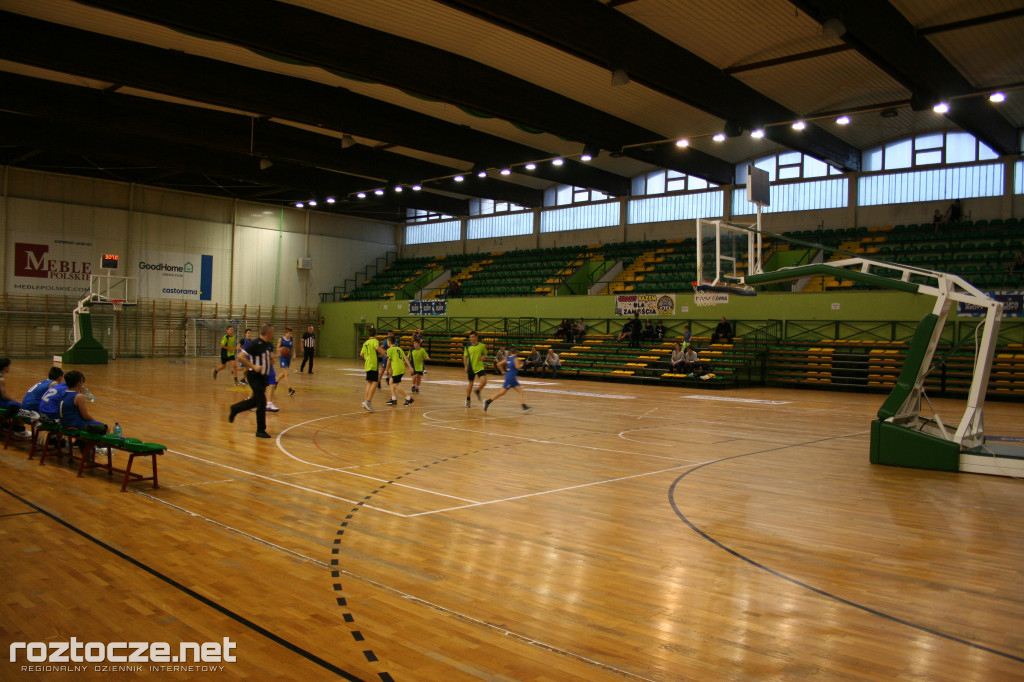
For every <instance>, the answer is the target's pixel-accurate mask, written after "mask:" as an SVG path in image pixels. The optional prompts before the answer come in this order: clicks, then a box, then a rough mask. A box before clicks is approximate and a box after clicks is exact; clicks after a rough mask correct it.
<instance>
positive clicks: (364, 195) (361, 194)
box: [356, 192, 366, 199]
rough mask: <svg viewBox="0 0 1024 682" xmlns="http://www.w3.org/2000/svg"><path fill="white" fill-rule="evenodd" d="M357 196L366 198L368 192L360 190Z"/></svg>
mask: <svg viewBox="0 0 1024 682" xmlns="http://www.w3.org/2000/svg"><path fill="white" fill-rule="evenodd" d="M356 196H357V197H359V198H360V199H365V198H366V192H360V193H359V194H357V195H356Z"/></svg>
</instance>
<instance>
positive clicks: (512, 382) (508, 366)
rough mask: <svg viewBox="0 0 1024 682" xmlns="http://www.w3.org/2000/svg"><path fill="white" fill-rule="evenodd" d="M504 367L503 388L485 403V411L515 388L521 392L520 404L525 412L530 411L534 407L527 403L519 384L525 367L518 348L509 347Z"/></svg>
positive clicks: (503, 363) (503, 362)
mask: <svg viewBox="0 0 1024 682" xmlns="http://www.w3.org/2000/svg"><path fill="white" fill-rule="evenodd" d="M502 365H503V367H502V369H504V370H505V383H504V384H502V386H501V390H499V391H498V392H497V393H495V394H494V397H493V398H491V399H490V400H488V401H487V402H485V403H484V412H486V411H487V408H489V407H490V406H491V403H493V402H494V401H495V400H497V399H498V398H500V397H501V396H503V395H505V394H506V393H508V389H510V388H514V389H516V391H517V392H518V393H519V404H520V405H522V406H523V412H529V411H530V410H532V409H533V408H532V407H530V406H529V405H527V404H526V400H525V398H524V397H523V387H522V386H521V385H520V384H519V370H521V369H522V368H523V361H522V359H521V358H520V357H519V356H518V355H517V354H516V349H515V348H512V347H509V349H508V357H507V358H505V360H503V361H502Z"/></svg>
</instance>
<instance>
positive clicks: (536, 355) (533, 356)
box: [523, 346, 544, 374]
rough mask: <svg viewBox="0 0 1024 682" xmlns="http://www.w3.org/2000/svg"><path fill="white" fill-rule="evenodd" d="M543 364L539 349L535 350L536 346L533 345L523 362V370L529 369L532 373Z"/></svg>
mask: <svg viewBox="0 0 1024 682" xmlns="http://www.w3.org/2000/svg"><path fill="white" fill-rule="evenodd" d="M543 366H544V359H543V358H542V357H541V355H540V351H539V350H537V346H534V347H533V348H532V349H531V350H530V355H529V356H527V358H526V362H524V363H523V370H524V371H525V370H527V369H529V370H531V371H532V372H533V373H534V374H536V373H537V370H538V369H539V368H541V367H543Z"/></svg>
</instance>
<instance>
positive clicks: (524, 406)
mask: <svg viewBox="0 0 1024 682" xmlns="http://www.w3.org/2000/svg"><path fill="white" fill-rule="evenodd" d="M532 409H533V408H532V407H530V406H529V405H523V412H529V411H530V410H532Z"/></svg>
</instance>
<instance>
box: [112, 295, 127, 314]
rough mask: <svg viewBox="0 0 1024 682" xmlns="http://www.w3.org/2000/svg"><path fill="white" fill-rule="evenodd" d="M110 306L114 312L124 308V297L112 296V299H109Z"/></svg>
mask: <svg viewBox="0 0 1024 682" xmlns="http://www.w3.org/2000/svg"><path fill="white" fill-rule="evenodd" d="M110 307H111V308H112V309H113V310H114V312H115V313H119V312H121V309H122V308H124V299H123V298H112V299H110Z"/></svg>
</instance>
